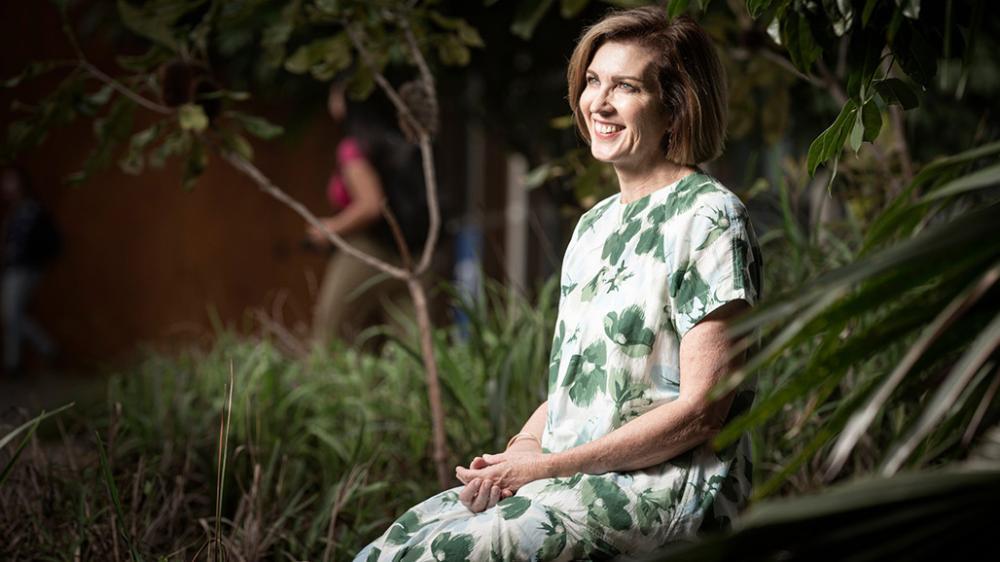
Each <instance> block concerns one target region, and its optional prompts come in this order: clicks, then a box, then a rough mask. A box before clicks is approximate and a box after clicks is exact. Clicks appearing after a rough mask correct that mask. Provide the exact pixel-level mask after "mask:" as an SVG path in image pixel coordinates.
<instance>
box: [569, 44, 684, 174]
mask: <svg viewBox="0 0 1000 562" xmlns="http://www.w3.org/2000/svg"><path fill="white" fill-rule="evenodd" d="M654 56H655V55H654V53H653V52H652V51H651V50H649V49H646V48H645V47H641V46H639V45H636V44H634V43H619V42H613V41H612V42H608V43H605V44H603V45H601V47H600V48H598V49H597V52H596V53H594V58H593V60H591V62H590V66H589V67H587V77H586V80H587V83H586V86H585V87H584V89H583V93H582V94H580V104H579V107H580V111H582V112H583V116H584V121H585V123H586V125H587V130H588V131H589V132H590V151H591V153H592V154H593V155H594V158H597V159H598V160H600V161H602V162H609V163H611V164H614V165H615V166H618V167H623V166H628V167H643V166H646V165H649V164H651V163H653V162H654V161H656V160H662V159H663V151H662V149H661V146H660V141H661V140H662V139H663V135H664V133H665V132H666V131H667V128H668V127H669V124H670V119H669V116H668V115H667V113H666V108H664V107H663V104H662V103H661V102H660V97H659V92H660V89H659V84H658V82H657V78H656V76H655V75H654V67H653V64H652V63H653V58H654Z"/></svg>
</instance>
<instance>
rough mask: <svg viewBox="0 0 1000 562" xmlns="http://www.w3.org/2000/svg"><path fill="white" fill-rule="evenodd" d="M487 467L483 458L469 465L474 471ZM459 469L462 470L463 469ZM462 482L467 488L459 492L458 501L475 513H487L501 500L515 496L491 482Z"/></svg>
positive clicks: (484, 480) (477, 479)
mask: <svg viewBox="0 0 1000 562" xmlns="http://www.w3.org/2000/svg"><path fill="white" fill-rule="evenodd" d="M487 466H489V465H488V464H487V463H486V461H485V460H483V457H476V458H474V459H472V462H471V463H469V469H472V470H479V469H482V468H485V467H487ZM457 468H458V469H462V467H457ZM462 470H465V469H462ZM456 471H457V469H456ZM462 482H463V483H464V484H465V488H463V489H462V491H461V492H459V494H458V499H459V501H461V502H462V505H464V506H465V507H467V508H468V509H469V511H471V512H473V513H479V512H481V511H485V510H487V509H489V508H491V507H493V506H495V505H496V504H497V502H499V501H500V500H502V499H505V498H509V497H511V496H512V495H514V492H512V491H511V490H509V489H506V488H503V489H501V488H500V487H499V486H496V485H494V484H493V482H492V481H491V480H487V479H482V478H473V479H472V480H468V481H466V480H463V481H462Z"/></svg>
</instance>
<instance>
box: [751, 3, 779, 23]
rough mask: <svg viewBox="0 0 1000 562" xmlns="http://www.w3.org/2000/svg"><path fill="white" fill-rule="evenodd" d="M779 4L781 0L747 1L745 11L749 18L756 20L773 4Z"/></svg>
mask: <svg viewBox="0 0 1000 562" xmlns="http://www.w3.org/2000/svg"><path fill="white" fill-rule="evenodd" d="M780 3H781V0H747V11H748V12H750V17H752V18H754V19H757V18H759V17H760V16H762V15H763V14H764V12H766V11H768V10H770V9H771V8H772V7H774V5H775V4H780Z"/></svg>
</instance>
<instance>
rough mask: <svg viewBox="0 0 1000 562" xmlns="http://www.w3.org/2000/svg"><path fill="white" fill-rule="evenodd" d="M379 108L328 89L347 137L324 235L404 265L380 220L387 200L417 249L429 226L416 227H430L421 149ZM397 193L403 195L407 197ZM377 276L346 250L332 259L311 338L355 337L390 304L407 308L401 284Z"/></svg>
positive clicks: (322, 243) (314, 236)
mask: <svg viewBox="0 0 1000 562" xmlns="http://www.w3.org/2000/svg"><path fill="white" fill-rule="evenodd" d="M375 103H376V100H375V99H373V100H371V101H369V102H367V103H365V104H355V103H349V102H348V100H347V97H346V96H345V84H344V83H343V82H334V84H333V85H332V86H331V87H330V94H329V98H328V109H329V112H330V116H331V117H332V118H333V120H334V121H336V122H337V123H339V124H341V125H343V129H344V133H345V134H344V137H343V139H342V140H341V141H340V144H339V145H338V146H337V171H336V172H334V173H333V174H332V175H331V176H330V181H329V182H328V184H327V198H328V199H329V201H330V205H331V206H332V207H333V208H334V209H336V210H337V213H336V214H335V215H333V216H330V217H325V218H323V219H321V221H322V222H323V226H324V227H325V229H326V230H328V231H330V232H334V233H336V234H339V235H340V236H342V237H344V238H345V240H346V241H347V242H348V243H349V244H351V245H353V246H355V247H356V248H358V249H360V250H362V251H364V252H365V253H367V254H369V255H371V256H374V257H377V258H379V259H381V260H383V261H387V262H390V263H393V262H398V261H399V258H398V251H397V249H396V242H395V240H394V239H393V238H392V234H391V232H390V230H389V228H388V225H387V223H386V222H385V220H384V219H383V217H382V206H383V202H387V203H388V205H389V207H390V208H391V209H392V210H393V213H394V215H395V216H396V218H397V221H398V222H399V223H400V225H401V227H402V230H403V233H404V235H406V237H407V239H408V240H407V241H408V242H409V245H410V248H419V244H421V243H422V238H420V235H421V233H423V232H425V231H426V225H424V228H423V230H421V224H415V222H414V221H417V222H419V221H420V220H421V219H423V220H424V221H426V219H424V218H423V217H426V210H425V209H426V207H425V206H423V205H421V202H422V201H423V199H421V198H422V197H423V193H424V188H423V183H422V182H423V175H422V173H421V171H420V165H419V154H418V152H417V150H416V148H415V147H414V146H413V145H411V144H409V143H407V142H406V141H405V140H404V139H403V138H402V137H401V136H400V135H399V134H398V133H396V132H395V128H394V127H393V125H392V124H391V122H390V120H391V119H392V116H393V115H394V112H393V111H392V110H391V108H389V107H378V106H376V105H375ZM397 194H405V198H404V197H396V195H397ZM402 202H405V206H404V205H403V204H402ZM422 224H423V223H422ZM307 236H308V239H309V242H310V243H311V244H312V245H313V246H315V247H319V248H324V249H326V248H329V249H332V247H331V244H330V241H329V239H328V238H327V234H326V232H324V230H322V229H319V228H316V227H309V229H308V230H307ZM379 274H380V273H379V271H378V270H376V269H375V268H373V267H371V266H369V265H367V264H365V263H364V262H362V261H361V260H358V259H357V258H355V257H353V256H350V255H348V254H347V253H345V252H335V253H334V254H333V256H332V257H331V258H330V262H329V264H328V265H327V268H326V273H325V275H324V276H323V283H322V285H321V287H320V292H319V296H318V298H317V301H316V310H315V314H314V320H313V334H314V337H315V338H316V340H317V342H319V343H320V344H321V345H326V344H328V343H329V342H330V340H331V339H332V338H334V337H335V336H340V337H344V338H348V339H350V338H352V337H353V336H356V335H357V333H358V332H359V331H360V330H361V329H362V328H363V327H364V326H365V325H368V324H371V323H372V321H373V320H380V321H382V322H384V321H386V320H388V319H387V318H384V317H383V318H373V317H375V316H378V315H379V313H380V312H381V311H382V310H383V305H384V304H386V302H385V301H387V300H391V301H395V302H396V306H405V304H404V303H405V302H406V296H405V295H406V290H405V287H404V286H403V284H402V283H399V282H395V281H393V280H388V279H386V280H382V281H380V282H377V283H375V284H374V285H372V284H371V280H372V279H373V278H375V277H377V276H378V275H379Z"/></svg>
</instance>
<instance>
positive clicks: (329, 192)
mask: <svg viewBox="0 0 1000 562" xmlns="http://www.w3.org/2000/svg"><path fill="white" fill-rule="evenodd" d="M364 157H365V155H364V153H363V152H361V147H359V146H358V142H357V141H356V140H354V139H353V138H351V137H347V138H345V139H343V140H341V141H340V144H338V145H337V170H336V171H335V172H333V174H331V175H330V181H329V183H327V185H326V198H327V199H328V200H329V201H330V205H332V206H333V208H335V209H343V208H345V207H347V206H348V205H350V204H351V194H350V192H349V191H347V184H345V183H344V178H343V176H342V175H341V173H340V172H341V170H343V169H344V167H346V166H347V164H349V163H351V162H353V161H355V160H361V159H364Z"/></svg>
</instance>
